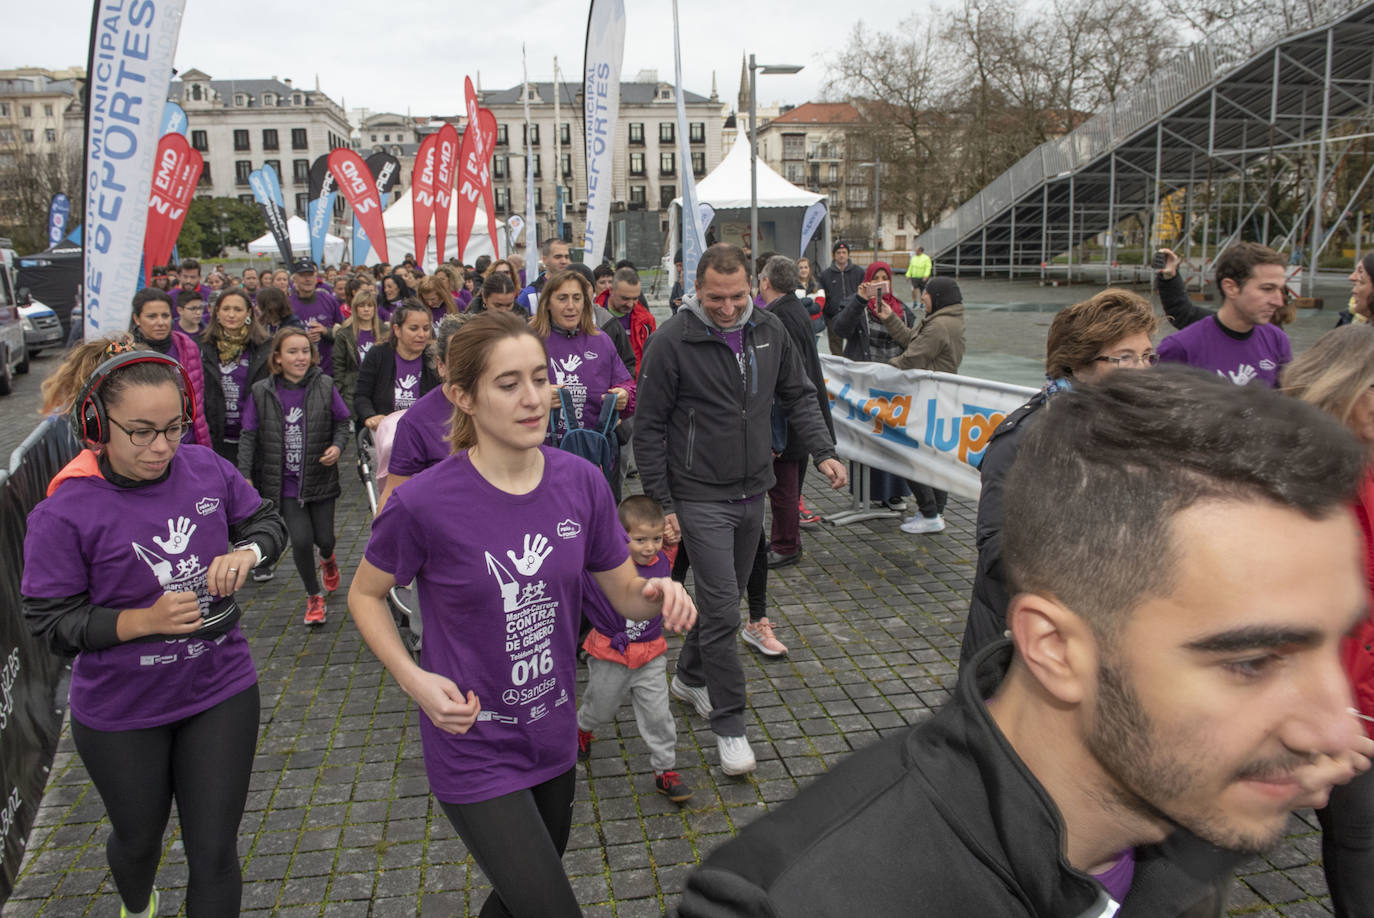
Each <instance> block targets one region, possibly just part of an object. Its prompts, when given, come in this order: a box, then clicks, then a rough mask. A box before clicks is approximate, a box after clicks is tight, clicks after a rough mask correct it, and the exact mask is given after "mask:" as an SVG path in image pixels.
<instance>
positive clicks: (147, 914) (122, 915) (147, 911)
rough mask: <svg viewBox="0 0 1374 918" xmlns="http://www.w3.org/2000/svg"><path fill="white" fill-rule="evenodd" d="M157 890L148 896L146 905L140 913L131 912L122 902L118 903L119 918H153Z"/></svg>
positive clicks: (155, 908)
mask: <svg viewBox="0 0 1374 918" xmlns="http://www.w3.org/2000/svg"><path fill="white" fill-rule="evenodd" d="M157 900H158V895H157V888H156V887H154V888H153V892H152V894H151V895H149V896H148V905H147V907H145V908H144V909H143V911H141V912H131V911H129V907H128V906H127V905H125V904H124V903H123V902H121V903H119V918H153V916H154V915H156V914H157Z"/></svg>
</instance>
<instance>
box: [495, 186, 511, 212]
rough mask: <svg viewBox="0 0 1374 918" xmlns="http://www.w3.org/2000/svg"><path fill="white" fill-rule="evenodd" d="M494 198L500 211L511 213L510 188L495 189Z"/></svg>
mask: <svg viewBox="0 0 1374 918" xmlns="http://www.w3.org/2000/svg"><path fill="white" fill-rule="evenodd" d="M494 197H495V204H496V209H497V210H498V211H501V212H503V213H510V189H509V188H497V189H494Z"/></svg>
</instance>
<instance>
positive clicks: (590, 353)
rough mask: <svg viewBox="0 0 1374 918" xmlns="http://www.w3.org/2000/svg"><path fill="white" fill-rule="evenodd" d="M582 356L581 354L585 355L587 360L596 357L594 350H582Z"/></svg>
mask: <svg viewBox="0 0 1374 918" xmlns="http://www.w3.org/2000/svg"><path fill="white" fill-rule="evenodd" d="M582 356H583V357H586V358H587V359H588V360H595V359H596V351H583V352H582Z"/></svg>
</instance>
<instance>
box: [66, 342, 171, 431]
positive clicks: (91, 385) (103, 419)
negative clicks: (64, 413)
mask: <svg viewBox="0 0 1374 918" xmlns="http://www.w3.org/2000/svg"><path fill="white" fill-rule="evenodd" d="M136 363H161V364H166V365H167V366H171V367H176V369H177V372H178V373H180V374H181V383H182V389H181V416H182V417H183V418H185V419H186V421H187V423H193V422H194V421H195V419H196V400H195V390H194V389H192V387H191V377H190V376H189V375H188V374H187V372H186V368H185V367H183V366H182V365H181V364H180V363H178V362H177V361H176V360H174V359H173V358H171V357H167V356H165V355H163V354H158V353H156V352H154V351H126V352H125V353H122V354H117V355H115V356H114V357H111V358H110V359H109V360H106V361H105V362H104V363H102V364H101V365H100V366H98V367H96V368H95V372H93V373H92V374H91V378H90V379H89V380H87V381H86V387H85V388H84V389H82V390H81V395H80V397H79V398H77V400H76V403H75V404H74V405H73V406H72V424H73V425H74V426H75V427H76V432H77V435H78V436H80V437H81V438H82V439H83V440H85V441H86V442H88V443H108V442H110V422H109V418H108V417H107V416H106V414H105V402H104V401H103V400H102V399H101V398H100V386H101V385H102V384H103V383H104V382H105V380H106V379H108V378H109V377H110V374H111V373H114V372H115V371H116V370H122V369H123V368H125V367H128V366H133V365H134V364H136Z"/></svg>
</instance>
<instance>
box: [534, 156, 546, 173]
mask: <svg viewBox="0 0 1374 918" xmlns="http://www.w3.org/2000/svg"><path fill="white" fill-rule="evenodd" d="M541 158H542V157H541V156H540V155H539V154H538V153H535V154H534V177H535V178H539V177H540V176H542V175H543V174H544V170H543V165H542V164H541V163H540V159H541Z"/></svg>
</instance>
